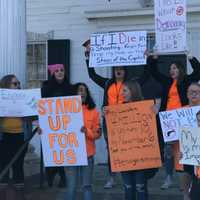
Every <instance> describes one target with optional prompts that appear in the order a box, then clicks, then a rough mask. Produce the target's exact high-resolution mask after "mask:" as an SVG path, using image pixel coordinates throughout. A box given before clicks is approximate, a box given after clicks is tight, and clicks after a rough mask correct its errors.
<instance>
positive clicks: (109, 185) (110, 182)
mask: <svg viewBox="0 0 200 200" xmlns="http://www.w3.org/2000/svg"><path fill="white" fill-rule="evenodd" d="M114 185H115V183H114V180H113V178H110V180H108V182H107V183H106V184H105V185H104V189H111V188H113V186H114Z"/></svg>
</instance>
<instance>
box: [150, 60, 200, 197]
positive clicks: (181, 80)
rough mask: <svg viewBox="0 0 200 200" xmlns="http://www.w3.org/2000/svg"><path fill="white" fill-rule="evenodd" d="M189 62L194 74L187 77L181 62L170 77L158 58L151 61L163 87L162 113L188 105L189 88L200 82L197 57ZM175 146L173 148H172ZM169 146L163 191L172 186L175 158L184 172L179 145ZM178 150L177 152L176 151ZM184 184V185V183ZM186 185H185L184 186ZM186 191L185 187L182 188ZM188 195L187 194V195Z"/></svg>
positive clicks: (170, 72)
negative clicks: (163, 71)
mask: <svg viewBox="0 0 200 200" xmlns="http://www.w3.org/2000/svg"><path fill="white" fill-rule="evenodd" d="M189 61H190V63H191V66H192V68H193V72H192V73H191V74H190V75H186V74H184V72H183V67H182V65H181V64H180V63H179V62H175V63H172V64H171V65H170V70H169V77H168V76H165V75H164V74H162V73H160V72H159V71H158V68H157V57H155V56H154V57H153V58H151V61H150V73H151V74H152V76H153V77H154V78H155V79H156V80H157V81H158V82H159V83H160V84H161V86H162V98H161V107H160V111H166V110H173V109H177V108H180V107H182V106H185V105H187V104H188V99H187V88H188V86H189V85H190V84H191V83H192V82H195V81H198V80H200V63H199V61H198V60H197V59H196V58H195V57H190V58H189ZM172 145H173V146H172ZM172 145H171V144H167V145H166V148H165V149H166V151H165V168H166V174H167V178H166V180H165V182H164V184H163V185H162V186H161V189H168V188H169V187H170V186H171V185H172V179H171V178H172V173H173V163H174V162H173V156H174V157H175V165H176V166H175V167H176V170H177V171H179V170H180V171H182V170H183V166H180V165H179V164H178V162H176V161H178V160H179V159H178V158H177V156H176V155H178V153H177V152H176V154H174V153H175V151H177V150H178V143H175V144H172ZM175 149H176V150H175ZM183 179H184V177H183V176H181V183H182V182H184V181H185V180H183ZM182 184H183V183H182ZM183 185H184V184H183ZM181 189H182V190H183V191H185V190H186V188H185V186H183V188H181ZM186 195H187V194H186Z"/></svg>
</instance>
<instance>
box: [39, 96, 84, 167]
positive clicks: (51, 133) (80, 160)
mask: <svg viewBox="0 0 200 200" xmlns="http://www.w3.org/2000/svg"><path fill="white" fill-rule="evenodd" d="M38 113H39V124H40V127H41V129H42V135H41V139H42V149H43V157H44V164H45V166H46V167H52V166H80V165H87V153H86V144H85V135H84V133H82V132H80V130H81V127H82V126H83V115H82V103H81V98H80V96H71V97H55V98H44V99H41V100H40V101H39V103H38Z"/></svg>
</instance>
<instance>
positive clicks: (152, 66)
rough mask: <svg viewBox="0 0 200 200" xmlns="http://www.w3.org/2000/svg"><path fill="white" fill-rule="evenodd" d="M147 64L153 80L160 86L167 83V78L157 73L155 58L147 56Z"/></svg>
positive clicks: (156, 60)
mask: <svg viewBox="0 0 200 200" xmlns="http://www.w3.org/2000/svg"><path fill="white" fill-rule="evenodd" d="M147 64H148V67H149V71H150V73H151V75H152V76H153V78H154V79H155V80H157V81H158V82H159V83H160V84H165V83H166V82H168V81H169V78H168V77H167V76H165V75H164V74H162V73H161V72H159V70H158V59H157V58H156V57H152V56H149V57H148V59H147Z"/></svg>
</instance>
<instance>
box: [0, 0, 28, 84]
mask: <svg viewBox="0 0 200 200" xmlns="http://www.w3.org/2000/svg"><path fill="white" fill-rule="evenodd" d="M6 74H15V75H16V76H17V77H18V79H19V80H20V81H21V82H22V84H23V85H24V84H25V82H26V0H0V78H1V77H2V76H4V75H6Z"/></svg>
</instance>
